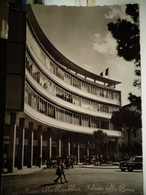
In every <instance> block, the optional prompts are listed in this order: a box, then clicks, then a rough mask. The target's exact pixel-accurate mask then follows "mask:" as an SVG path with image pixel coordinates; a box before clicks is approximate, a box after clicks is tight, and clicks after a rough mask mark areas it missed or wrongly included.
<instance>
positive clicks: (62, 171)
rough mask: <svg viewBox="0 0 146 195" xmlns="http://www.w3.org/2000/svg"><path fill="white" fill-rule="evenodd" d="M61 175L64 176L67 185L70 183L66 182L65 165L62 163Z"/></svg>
mask: <svg viewBox="0 0 146 195" xmlns="http://www.w3.org/2000/svg"><path fill="white" fill-rule="evenodd" d="M61 174H62V175H63V177H64V182H65V183H68V181H67V180H66V176H65V173H64V165H63V163H61Z"/></svg>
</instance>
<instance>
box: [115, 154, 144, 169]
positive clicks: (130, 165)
mask: <svg viewBox="0 0 146 195" xmlns="http://www.w3.org/2000/svg"><path fill="white" fill-rule="evenodd" d="M119 168H120V169H121V171H125V170H128V171H133V169H142V156H134V157H131V158H130V160H127V161H122V162H120V166H119Z"/></svg>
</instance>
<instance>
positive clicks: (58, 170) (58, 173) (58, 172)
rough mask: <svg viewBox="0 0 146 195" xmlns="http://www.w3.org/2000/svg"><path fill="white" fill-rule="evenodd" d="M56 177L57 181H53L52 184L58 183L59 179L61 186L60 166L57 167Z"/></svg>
mask: <svg viewBox="0 0 146 195" xmlns="http://www.w3.org/2000/svg"><path fill="white" fill-rule="evenodd" d="M56 175H58V177H57V179H55V180H54V183H58V180H59V179H60V181H61V184H63V182H62V176H61V175H62V171H61V166H60V165H58V166H57V169H56Z"/></svg>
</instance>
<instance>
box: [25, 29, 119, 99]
mask: <svg viewBox="0 0 146 195" xmlns="http://www.w3.org/2000/svg"><path fill="white" fill-rule="evenodd" d="M27 42H28V43H29V46H30V47H31V49H32V50H33V51H34V53H35V55H36V58H37V59H38V60H39V61H40V63H41V64H42V65H44V66H45V67H46V68H47V69H48V70H49V71H50V72H51V73H52V74H54V75H56V76H57V77H58V78H60V79H61V80H63V81H64V82H65V83H67V84H70V85H72V86H74V87H76V88H78V89H81V90H83V91H85V92H88V93H91V94H94V95H97V96H101V97H105V98H109V99H116V100H118V101H120V94H119V93H116V92H111V91H109V90H105V89H101V88H99V87H97V86H94V85H91V84H88V83H86V82H83V81H81V80H79V79H78V78H75V77H73V76H71V75H70V74H69V73H67V72H66V71H64V70H63V69H61V68H60V67H58V65H56V64H55V63H54V62H53V61H52V60H51V59H49V57H48V56H47V55H46V54H45V53H44V52H43V50H42V49H41V48H40V46H39V44H38V43H37V42H36V40H35V39H34V38H33V36H32V34H31V32H30V30H29V28H27Z"/></svg>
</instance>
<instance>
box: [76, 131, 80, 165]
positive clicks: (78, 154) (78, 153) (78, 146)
mask: <svg viewBox="0 0 146 195" xmlns="http://www.w3.org/2000/svg"><path fill="white" fill-rule="evenodd" d="M77 157H78V163H80V143H79V135H77Z"/></svg>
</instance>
